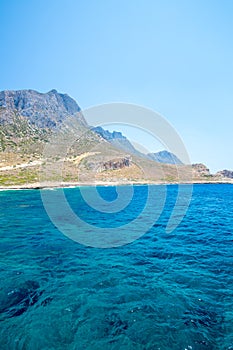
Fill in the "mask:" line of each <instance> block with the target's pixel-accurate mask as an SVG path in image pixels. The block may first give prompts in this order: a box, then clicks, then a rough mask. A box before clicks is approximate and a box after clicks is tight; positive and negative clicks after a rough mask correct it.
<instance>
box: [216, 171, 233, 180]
mask: <svg viewBox="0 0 233 350" xmlns="http://www.w3.org/2000/svg"><path fill="white" fill-rule="evenodd" d="M215 176H218V177H221V178H222V177H226V178H228V179H233V171H231V170H226V169H225V170H222V171H218V172H217V173H216V174H215Z"/></svg>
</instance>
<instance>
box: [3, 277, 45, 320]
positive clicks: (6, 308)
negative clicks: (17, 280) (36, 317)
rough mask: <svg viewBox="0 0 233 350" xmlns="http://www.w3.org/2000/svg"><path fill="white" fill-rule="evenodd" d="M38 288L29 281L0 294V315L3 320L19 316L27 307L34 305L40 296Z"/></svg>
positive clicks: (37, 284) (35, 283) (33, 282)
mask: <svg viewBox="0 0 233 350" xmlns="http://www.w3.org/2000/svg"><path fill="white" fill-rule="evenodd" d="M39 288H40V285H39V283H37V282H36V281H30V280H29V281H26V282H24V283H22V284H20V285H19V286H18V287H16V288H13V289H11V290H8V291H6V292H5V293H1V296H0V313H1V314H2V316H3V318H10V317H15V316H20V315H22V314H23V313H24V312H25V311H27V309H28V307H29V306H32V305H34V304H35V303H36V302H37V301H38V299H39V297H40V295H41V294H42V291H39Z"/></svg>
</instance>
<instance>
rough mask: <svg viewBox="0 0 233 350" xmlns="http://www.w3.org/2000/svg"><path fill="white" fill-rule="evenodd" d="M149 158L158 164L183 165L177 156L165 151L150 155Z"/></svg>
mask: <svg viewBox="0 0 233 350" xmlns="http://www.w3.org/2000/svg"><path fill="white" fill-rule="evenodd" d="M147 156H148V157H149V158H150V159H152V160H154V161H155V162H158V163H165V164H178V165H181V164H183V163H182V162H181V161H180V159H179V158H178V157H177V156H176V155H175V154H173V153H171V152H168V151H165V150H164V151H160V152H157V153H148V154H147Z"/></svg>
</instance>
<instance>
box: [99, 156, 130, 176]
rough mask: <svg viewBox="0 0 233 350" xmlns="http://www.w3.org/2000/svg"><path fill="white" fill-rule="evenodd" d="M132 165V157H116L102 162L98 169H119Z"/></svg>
mask: <svg viewBox="0 0 233 350" xmlns="http://www.w3.org/2000/svg"><path fill="white" fill-rule="evenodd" d="M130 165H131V158H130V157H123V158H116V159H111V160H108V161H107V162H104V163H103V164H101V165H100V166H99V168H98V171H99V172H100V171H106V170H117V169H122V168H125V167H129V166H130Z"/></svg>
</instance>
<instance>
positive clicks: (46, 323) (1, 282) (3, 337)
mask: <svg viewBox="0 0 233 350" xmlns="http://www.w3.org/2000/svg"><path fill="white" fill-rule="evenodd" d="M157 189H158V190H159V187H157ZM65 191H66V195H67V198H68V199H69V200H70V201H71V204H72V205H73V207H74V208H75V210H79V209H78V208H82V211H81V212H82V214H83V216H84V217H85V216H86V220H90V223H95V224H96V225H99V226H100V227H102V226H103V225H104V226H105V227H108V225H109V226H117V225H118V224H117V222H118V221H119V222H121V224H122V220H123V221H124V220H125V221H127V220H131V219H132V218H133V217H135V215H138V213H139V211H140V210H141V200H142V198H143V197H144V196H145V186H137V189H136V196H135V200H134V201H135V202H134V205H131V206H129V207H128V208H127V210H124V212H122V213H121V214H120V215H119V217H118V216H116V215H115V216H114V218H112V217H111V215H110V214H108V215H107V214H106V216H103V214H100V213H95V211H93V210H91V209H90V210H88V209H87V208H85V205H84V203H83V202H82V201H81V199H80V193H79V190H78V189H66V190H65ZM99 192H100V194H101V195H102V196H103V198H104V197H105V198H106V199H108V198H112V196H113V197H114V191H113V189H112V188H108V187H104V188H100V189H99ZM176 194H177V187H176V186H168V199H167V202H166V206H165V210H164V212H163V214H162V215H161V217H160V219H159V221H158V222H157V223H156V224H155V225H154V226H153V227H152V228H151V229H150V230H149V231H148V232H147V233H146V234H145V235H143V236H142V237H141V238H140V239H138V240H136V241H135V242H133V243H131V244H128V245H125V246H122V247H118V248H110V249H98V248H91V247H85V246H82V245H81V244H79V243H76V242H73V241H72V240H70V239H69V238H67V237H66V236H64V235H63V234H62V233H61V232H59V231H58V230H57V229H56V227H55V226H54V225H53V224H52V223H51V221H50V220H49V218H48V216H47V214H46V212H45V210H44V207H43V205H42V202H41V198H40V192H39V191H37V190H27V191H2V192H0V207H1V211H0V223H1V229H0V232H1V245H0V256H1V259H0V264H1V265H0V349H4V350H5V349H6V350H14V349H15V350H16V349H17V350H29V349H30V350H31V349H32V350H37V349H38V350H39V349H40V350H41V349H43V350H52V349H54V350H55V349H56V350H60V349H61V350H67V349H69V350H82V349H87V350H105V349H106V350H108V349H111V350H117V349H120V350H130V349H134V350H156V349H160V350H170V349H174V350H182V349H183V350H184V349H188V350H191V349H193V350H199V349H228V350H229V349H233V270H232V269H233V234H232V226H233V212H232V209H233V186H232V185H195V186H194V192H193V197H192V201H191V205H190V207H189V209H188V212H187V214H186V216H185V218H184V219H183V221H182V223H181V224H180V225H179V227H178V228H177V229H176V230H175V231H174V232H172V233H171V234H168V233H166V232H165V227H166V223H167V220H168V217H169V215H170V212H171V209H172V206H173V204H174V200H175V196H176Z"/></svg>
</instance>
